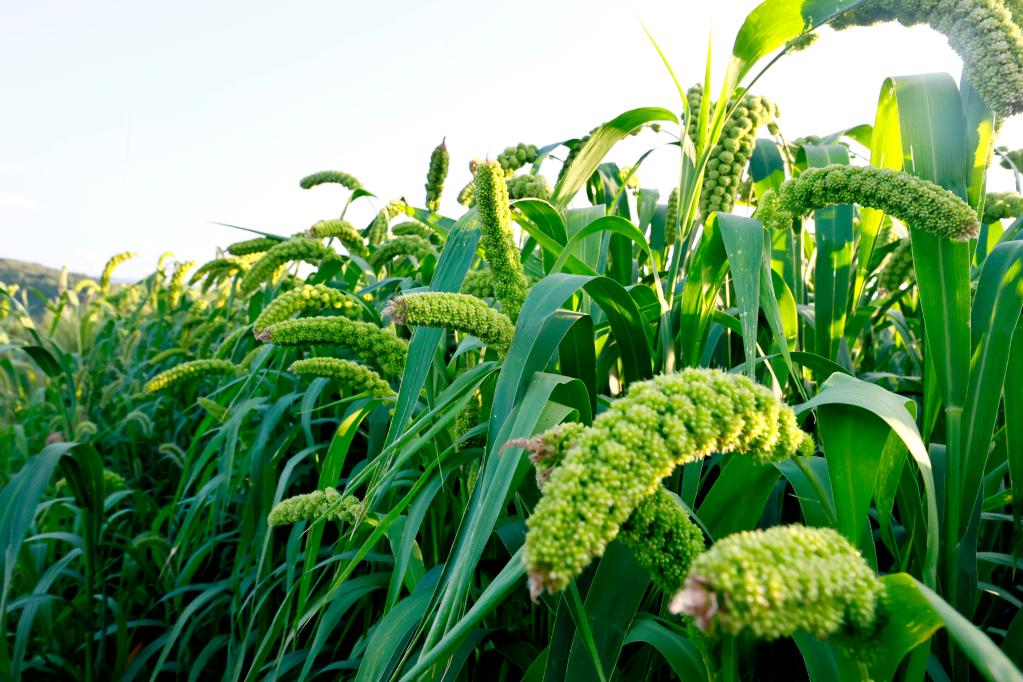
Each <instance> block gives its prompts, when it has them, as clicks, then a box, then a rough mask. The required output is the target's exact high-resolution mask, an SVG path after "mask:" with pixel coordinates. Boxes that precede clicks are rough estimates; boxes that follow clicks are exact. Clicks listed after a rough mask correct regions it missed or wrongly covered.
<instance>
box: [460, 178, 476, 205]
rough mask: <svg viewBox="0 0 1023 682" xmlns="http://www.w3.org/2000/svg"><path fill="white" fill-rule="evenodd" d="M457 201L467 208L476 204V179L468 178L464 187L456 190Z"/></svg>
mask: <svg viewBox="0 0 1023 682" xmlns="http://www.w3.org/2000/svg"><path fill="white" fill-rule="evenodd" d="M456 200H457V201H458V203H460V204H461V205H462V206H465V207H467V208H472V207H473V206H475V205H476V181H475V180H470V181H469V182H468V183H466V185H465V187H463V188H462V189H460V190H459V191H458V197H457V198H456Z"/></svg>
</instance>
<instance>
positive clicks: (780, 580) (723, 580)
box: [670, 526, 883, 640]
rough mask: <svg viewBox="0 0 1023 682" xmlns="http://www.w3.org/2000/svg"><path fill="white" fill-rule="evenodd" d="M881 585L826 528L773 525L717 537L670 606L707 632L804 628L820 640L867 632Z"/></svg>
mask: <svg viewBox="0 0 1023 682" xmlns="http://www.w3.org/2000/svg"><path fill="white" fill-rule="evenodd" d="M882 590H883V585H882V583H881V581H879V580H878V579H877V576H875V574H874V571H873V570H872V569H871V568H870V566H868V565H867V562H866V561H864V560H863V557H862V556H860V553H859V551H857V549H856V548H855V547H853V546H852V545H851V544H850V543H849V541H848V540H846V539H845V538H844V537H843V536H842V535H841V534H839V533H838V532H837V531H835V530H833V529H831V528H807V527H805V526H776V527H774V528H771V529H769V530H766V531H762V530H756V531H744V532H741V533H735V534H733V535H729V536H728V537H726V538H723V539H721V540H719V541H718V542H716V543H715V544H714V545H713V546H711V548H710V549H709V550H707V551H706V552H705V553H703V554H702V555H700V556H698V557H697V558H696V560H695V561H693V564H692V568H691V569H690V571H689V577H688V578H686V582H685V588H684V589H683V590H682V591H681V592H679V593H678V595H676V597H675V598H674V600H672V602H671V607H670V608H671V611H673V612H675V613H684V614H687V615H690V616H692V617H693V618H694V620H695V623H696V625H697V627H699V628H700V629H701V630H703V631H705V632H706V633H707V634H708V635H711V636H720V635H738V634H739V633H740V632H743V631H748V632H750V633H751V634H752V635H753V636H755V637H757V638H759V639H768V640H770V639H777V638H779V637H790V636H792V634H794V633H795V632H797V631H799V630H805V631H807V632H809V633H810V634H812V635H814V636H815V637H818V638H821V639H824V638H827V637H829V636H832V635H840V636H843V637H854V636H855V635H856V634H857V633H861V634H863V635H865V636H869V634H870V633H871V632H872V631H873V630H874V626H875V622H876V620H877V606H878V599H879V597H880V596H881V594H882Z"/></svg>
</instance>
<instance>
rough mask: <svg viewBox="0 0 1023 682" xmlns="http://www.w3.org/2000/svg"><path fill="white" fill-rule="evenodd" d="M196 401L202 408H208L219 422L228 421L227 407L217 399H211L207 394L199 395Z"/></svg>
mask: <svg viewBox="0 0 1023 682" xmlns="http://www.w3.org/2000/svg"><path fill="white" fill-rule="evenodd" d="M195 402H197V403H198V404H199V406H200V407H201V408H202V409H204V410H206V411H207V412H208V413H209V414H210V416H212V417H213V418H214V419H216V420H217V421H218V422H221V423H223V422H226V421H227V417H228V411H227V408H226V407H224V406H223V405H221V404H220V403H218V402H217V401H215V400H210V399H209V398H207V397H205V396H199V397H198V398H196V399H195Z"/></svg>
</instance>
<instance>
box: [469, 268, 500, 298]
mask: <svg viewBox="0 0 1023 682" xmlns="http://www.w3.org/2000/svg"><path fill="white" fill-rule="evenodd" d="M496 287H497V278H496V277H495V276H494V272H493V270H489V269H487V270H473V271H472V272H470V273H469V274H467V275H466V276H465V280H464V281H463V282H462V289H461V291H462V293H463V294H469V295H470V296H475V297H476V298H495V297H496V293H495V292H496Z"/></svg>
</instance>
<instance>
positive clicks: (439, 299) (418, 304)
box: [384, 291, 515, 354]
mask: <svg viewBox="0 0 1023 682" xmlns="http://www.w3.org/2000/svg"><path fill="white" fill-rule="evenodd" d="M384 314H386V315H390V316H391V317H392V318H393V319H394V321H395V323H396V324H401V325H408V326H410V327H445V328H447V329H453V330H455V331H458V332H461V333H462V334H470V335H472V336H475V337H476V338H478V339H479V340H481V341H482V342H483V343H485V344H487V345H488V346H490V347H492V348H493V349H494V350H496V351H497V352H498V353H500V354H504V353H505V352H507V350H508V347H509V346H510V345H511V341H512V337H513V336H515V325H513V324H512V322H511V320H509V319H508V316H507V315H505V314H504V313H499V312H497V311H496V310H494V309H493V308H491V307H490V306H489V305H487V303H486V302H485V301H484V300H483V299H480V298H476V297H475V296H470V295H468V294H452V293H444V292H433V291H431V292H423V293H415V294H406V295H404V296H399V297H398V298H395V299H393V300H391V302H390V303H388V304H387V308H386V309H385V310H384Z"/></svg>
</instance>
